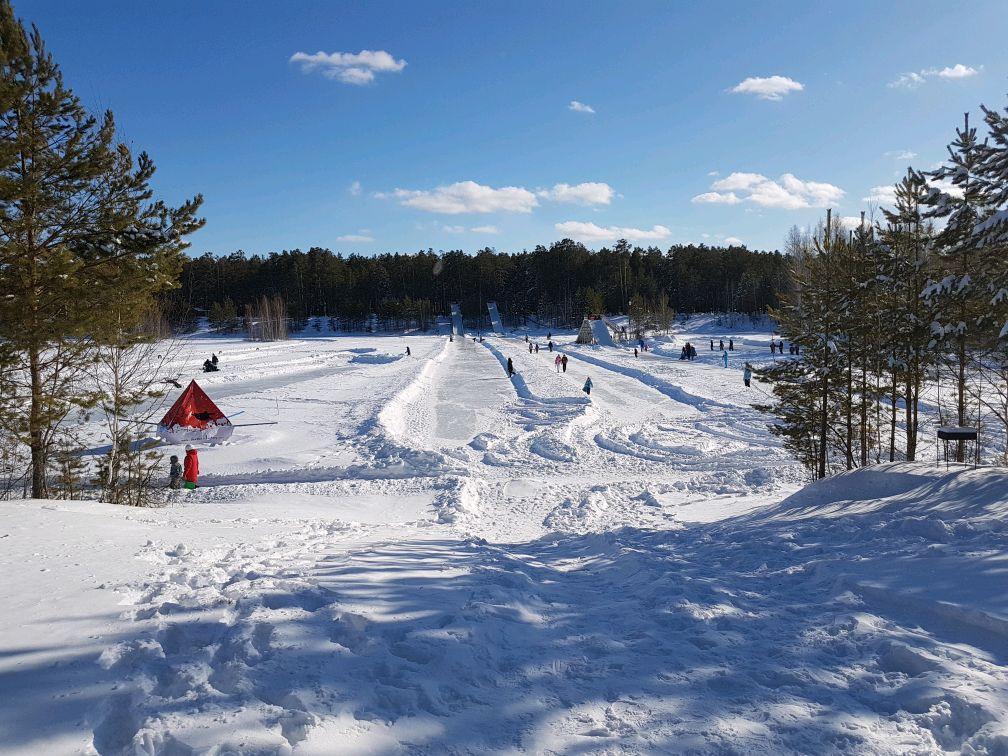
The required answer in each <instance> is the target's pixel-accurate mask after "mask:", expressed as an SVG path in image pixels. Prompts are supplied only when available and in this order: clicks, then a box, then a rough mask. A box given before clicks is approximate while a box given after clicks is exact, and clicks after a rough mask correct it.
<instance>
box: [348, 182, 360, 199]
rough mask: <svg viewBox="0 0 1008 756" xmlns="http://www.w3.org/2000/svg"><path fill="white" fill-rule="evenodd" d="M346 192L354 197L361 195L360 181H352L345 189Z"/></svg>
mask: <svg viewBox="0 0 1008 756" xmlns="http://www.w3.org/2000/svg"><path fill="white" fill-rule="evenodd" d="M347 191H348V192H350V194H352V195H353V196H354V197H359V196H360V193H361V183H360V181H354V182H353V183H352V184H350V186H349V187H348V188H347Z"/></svg>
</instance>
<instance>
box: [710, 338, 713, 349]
mask: <svg viewBox="0 0 1008 756" xmlns="http://www.w3.org/2000/svg"><path fill="white" fill-rule="evenodd" d="M710 350H711V351H712V352H713V351H714V339H711V340H710Z"/></svg>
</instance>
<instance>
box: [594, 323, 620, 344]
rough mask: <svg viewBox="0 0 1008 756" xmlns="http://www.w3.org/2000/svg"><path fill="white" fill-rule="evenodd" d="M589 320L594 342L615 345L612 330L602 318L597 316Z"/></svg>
mask: <svg viewBox="0 0 1008 756" xmlns="http://www.w3.org/2000/svg"><path fill="white" fill-rule="evenodd" d="M590 322H591V329H592V336H593V337H594V338H595V343H596V344H600V345H601V346H616V343H615V342H614V341H613V337H612V332H611V331H610V330H609V326H607V325H606V322H605V321H604V320H602V319H601V318H599V319H598V320H592V321H590Z"/></svg>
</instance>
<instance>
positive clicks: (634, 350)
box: [633, 347, 637, 357]
mask: <svg viewBox="0 0 1008 756" xmlns="http://www.w3.org/2000/svg"><path fill="white" fill-rule="evenodd" d="M633 356H634V357H636V356H637V347H634V348H633Z"/></svg>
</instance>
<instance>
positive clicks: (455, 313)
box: [451, 302, 465, 336]
mask: <svg viewBox="0 0 1008 756" xmlns="http://www.w3.org/2000/svg"><path fill="white" fill-rule="evenodd" d="M451 314H452V333H454V334H455V335H456V336H465V329H464V328H463V327H462V308H461V307H459V305H458V303H457V302H452V305H451Z"/></svg>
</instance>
